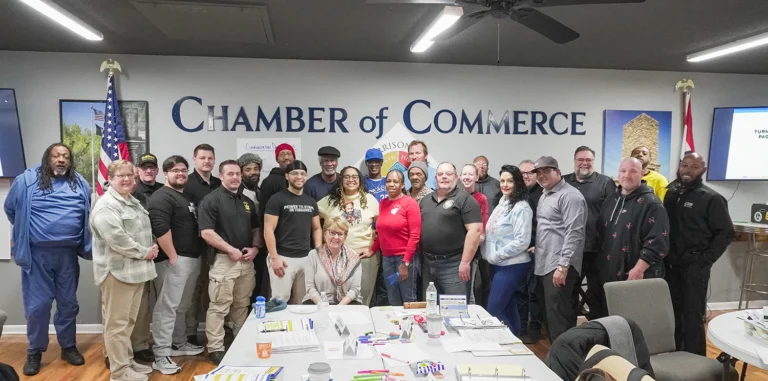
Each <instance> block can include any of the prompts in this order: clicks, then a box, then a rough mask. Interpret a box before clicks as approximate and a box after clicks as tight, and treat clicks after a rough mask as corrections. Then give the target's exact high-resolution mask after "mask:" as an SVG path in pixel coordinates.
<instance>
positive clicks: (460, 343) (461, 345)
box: [442, 337, 504, 353]
mask: <svg viewBox="0 0 768 381" xmlns="http://www.w3.org/2000/svg"><path fill="white" fill-rule="evenodd" d="M442 344H443V349H445V351H446V352H449V353H455V352H463V351H482V352H487V351H492V352H502V351H504V347H502V346H501V345H499V344H498V343H489V342H477V341H471V340H469V339H467V338H466V337H454V338H451V339H445V340H442Z"/></svg>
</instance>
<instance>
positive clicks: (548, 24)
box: [510, 8, 579, 44]
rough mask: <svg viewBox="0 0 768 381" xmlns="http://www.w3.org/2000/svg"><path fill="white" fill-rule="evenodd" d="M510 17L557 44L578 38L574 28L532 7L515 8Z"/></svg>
mask: <svg viewBox="0 0 768 381" xmlns="http://www.w3.org/2000/svg"><path fill="white" fill-rule="evenodd" d="M510 18H511V19H512V20H515V21H517V22H519V23H520V24H523V25H525V26H527V27H528V28H530V29H532V30H534V31H535V32H538V33H539V34H541V35H542V36H544V37H546V38H548V39H550V40H552V41H554V42H556V43H558V44H565V43H566V42H571V41H573V40H575V39H577V38H579V34H578V33H577V32H576V31H575V30H573V29H571V28H569V27H567V26H565V25H563V24H562V23H561V22H560V21H557V20H555V19H553V18H551V17H549V16H547V15H545V14H543V13H541V12H539V11H538V10H536V9H533V8H520V9H516V10H514V11H513V12H512V14H511V15H510Z"/></svg>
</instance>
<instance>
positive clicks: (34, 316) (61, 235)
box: [5, 143, 91, 376]
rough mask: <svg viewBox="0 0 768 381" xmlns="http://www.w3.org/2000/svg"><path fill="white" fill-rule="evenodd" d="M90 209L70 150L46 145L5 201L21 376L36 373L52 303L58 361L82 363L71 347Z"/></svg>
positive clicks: (88, 245)
mask: <svg viewBox="0 0 768 381" xmlns="http://www.w3.org/2000/svg"><path fill="white" fill-rule="evenodd" d="M90 206H91V197H90V188H89V187H88V183H86V181H85V179H84V178H83V177H82V176H81V175H80V174H79V173H77V172H75V167H74V163H73V158H72V150H70V149H69V147H67V146H65V145H64V144H61V143H56V144H52V145H51V146H49V147H48V149H46V150H45V153H43V159H42V163H41V164H38V165H36V166H34V167H32V168H29V169H27V170H26V171H24V173H22V174H21V175H19V176H18V177H16V179H15V180H14V181H13V185H11V190H10V191H9V192H8V196H7V198H6V200H5V214H6V215H7V216H8V220H10V221H11V224H13V245H12V247H11V254H12V255H13V259H14V261H15V262H16V264H17V265H19V266H21V269H22V273H21V282H22V295H23V298H24V315H25V316H26V318H27V339H28V340H29V348H28V349H27V362H26V363H25V364H24V374H25V375H27V376H31V375H35V374H37V373H38V372H39V371H40V360H41V358H42V353H43V352H45V350H46V349H48V322H49V321H50V316H51V305H52V304H53V301H54V300H56V314H55V315H54V316H53V324H54V326H55V327H56V338H57V339H58V342H59V345H60V346H61V358H62V359H63V360H64V361H66V362H68V363H70V364H72V365H83V364H84V363H85V359H84V358H83V356H82V355H81V354H80V352H79V351H78V350H77V348H76V347H75V335H76V333H75V324H76V318H77V313H78V311H79V306H78V304H77V294H76V293H77V281H78V278H79V277H80V265H79V264H78V259H77V257H78V255H79V256H81V257H83V258H85V259H87V260H90V259H91V232H90V230H89V229H88V218H89V210H90Z"/></svg>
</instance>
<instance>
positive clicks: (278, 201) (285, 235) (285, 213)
mask: <svg viewBox="0 0 768 381" xmlns="http://www.w3.org/2000/svg"><path fill="white" fill-rule="evenodd" d="M264 214H265V215H266V214H268V215H270V216H277V218H278V220H277V227H276V228H275V241H276V244H277V254H280V255H282V256H285V257H291V258H302V257H306V256H307V254H309V251H310V250H312V218H313V217H315V216H317V215H319V211H318V209H317V201H315V199H313V198H312V197H310V196H308V195H306V194H301V195H300V196H297V195H295V194H293V193H291V191H289V190H287V189H284V190H281V191H280V192H277V193H275V194H274V195H273V196H272V197H270V199H269V201H268V202H267V206H266V208H265V209H264Z"/></svg>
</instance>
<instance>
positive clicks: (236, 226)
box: [197, 187, 259, 249]
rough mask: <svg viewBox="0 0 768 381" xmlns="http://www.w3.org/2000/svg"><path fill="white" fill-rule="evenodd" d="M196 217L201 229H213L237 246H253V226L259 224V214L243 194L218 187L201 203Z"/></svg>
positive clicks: (256, 226) (240, 247)
mask: <svg viewBox="0 0 768 381" xmlns="http://www.w3.org/2000/svg"><path fill="white" fill-rule="evenodd" d="M197 218H198V220H197V222H198V225H199V226H200V231H201V232H202V231H203V230H206V229H213V230H214V231H215V232H216V233H217V234H218V235H219V236H221V238H222V239H223V240H224V241H226V242H227V243H228V244H230V245H232V246H234V247H235V248H237V249H243V248H246V247H253V229H256V228H258V227H259V214H258V213H257V211H256V205H255V204H254V203H253V201H251V199H250V198H248V197H247V196H245V195H244V194H242V193H233V192H230V191H229V190H227V188H225V187H219V189H217V190H215V191H213V192H211V193H210V194H209V195H208V196H205V198H204V199H203V201H202V202H200V206H198V208H197Z"/></svg>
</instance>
